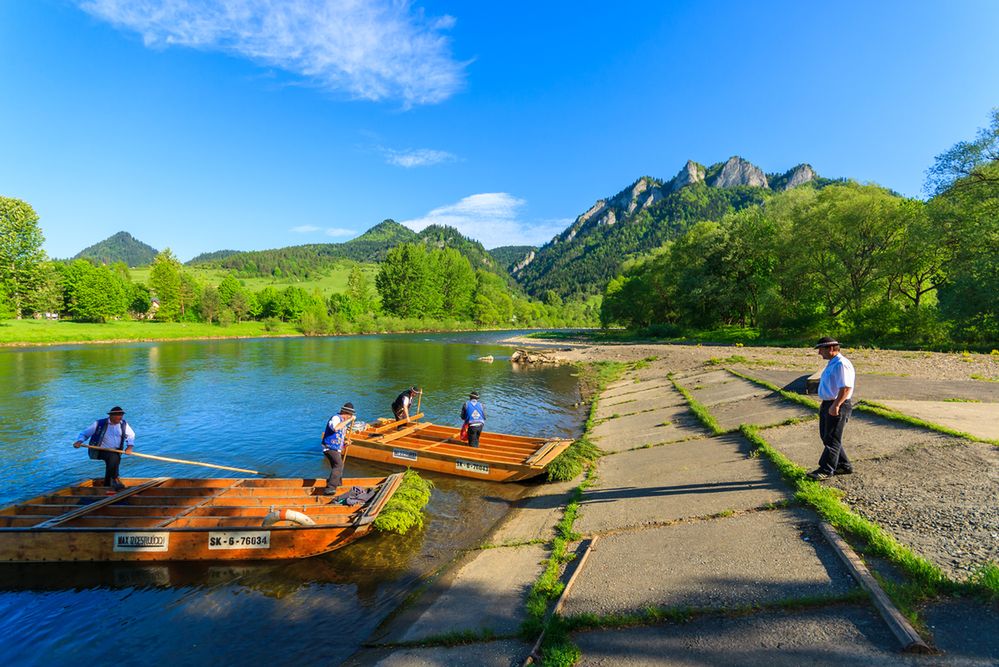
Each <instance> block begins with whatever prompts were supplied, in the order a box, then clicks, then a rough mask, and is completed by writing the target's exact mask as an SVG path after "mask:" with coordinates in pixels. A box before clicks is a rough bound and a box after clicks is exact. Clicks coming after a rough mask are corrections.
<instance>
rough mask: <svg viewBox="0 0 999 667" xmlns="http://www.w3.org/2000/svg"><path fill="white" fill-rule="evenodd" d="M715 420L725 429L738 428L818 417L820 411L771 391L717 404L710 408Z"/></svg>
mask: <svg viewBox="0 0 999 667" xmlns="http://www.w3.org/2000/svg"><path fill="white" fill-rule="evenodd" d="M708 411H709V412H711V414H712V416H714V418H715V421H717V422H718V425H719V426H721V427H722V428H723V429H725V430H726V431H727V430H730V429H734V428H738V427H739V426H741V425H742V424H754V425H756V426H771V425H773V424H781V423H783V422H785V421H788V420H789V419H805V418H809V417H814V418H817V417H818V412H817V411H816V410H812V409H810V408H806V407H805V406H803V405H799V404H797V403H792V402H791V401H785V400H784V399H782V398H780V397H779V396H774V395H773V394H771V393H770V392H767V395H765V396H763V397H754V398H751V399H748V400H745V401H729V402H726V403H720V404H715V405H713V406H710V407H709V408H708Z"/></svg>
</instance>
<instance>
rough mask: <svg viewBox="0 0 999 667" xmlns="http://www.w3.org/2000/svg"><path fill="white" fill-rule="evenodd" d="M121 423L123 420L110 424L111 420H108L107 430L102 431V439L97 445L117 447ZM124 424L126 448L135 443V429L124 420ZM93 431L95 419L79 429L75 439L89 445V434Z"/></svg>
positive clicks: (95, 429) (108, 447)
mask: <svg viewBox="0 0 999 667" xmlns="http://www.w3.org/2000/svg"><path fill="white" fill-rule="evenodd" d="M122 423H123V422H118V423H117V424H112V423H111V422H108V430H106V431H104V439H103V440H101V441H100V442H99V443H97V446H98V447H105V448H107V449H118V447H119V446H120V445H121V425H122ZM124 424H125V447H126V448H128V447H132V446H134V445H135V431H133V430H132V427H131V426H129V425H128V422H124ZM95 431H97V422H96V421H95V422H94V423H93V424H91V425H90V426H88V427H87V428H85V429H83V430H82V431H80V435H78V436H77V437H76V439H77V440H79V441H80V442H82V443H84V444H87V445H89V444H90V436H92V435H93V434H94V432H95Z"/></svg>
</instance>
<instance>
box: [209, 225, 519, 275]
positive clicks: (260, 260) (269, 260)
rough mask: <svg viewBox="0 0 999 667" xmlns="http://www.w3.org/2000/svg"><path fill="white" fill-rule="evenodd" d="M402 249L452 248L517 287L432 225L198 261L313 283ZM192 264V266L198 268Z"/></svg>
mask: <svg viewBox="0 0 999 667" xmlns="http://www.w3.org/2000/svg"><path fill="white" fill-rule="evenodd" d="M400 243H424V244H426V245H427V246H429V247H434V248H454V249H456V250H458V251H459V252H460V253H461V254H462V255H464V256H465V257H466V258H468V261H469V262H470V263H471V264H472V266H473V267H474V268H481V269H485V270H487V271H492V272H494V273H496V274H498V275H501V276H503V277H504V278H506V279H508V280H509V281H510V282H511V283H513V279H512V278H511V277H510V275H509V273H508V272H507V271H506V270H505V267H503V266H501V265H500V264H499V263H498V262H497V261H496V260H495V259H494V258H493V257H492V256H491V255H490V254H489V253H488V252H486V249H485V248H483V247H482V244H481V243H479V242H478V241H473V240H472V239H469V238H467V237H465V236H462V235H461V233H460V232H458V230H456V229H454V228H453V227H443V226H440V225H431V226H430V227H427V228H426V229H424V230H422V231H421V232H419V233H416V232H414V231H413V230H411V229H409V228H408V227H405V226H403V225H400V224H399V223H398V222H395V221H394V220H384V221H382V222H380V223H378V224H377V225H375V226H374V227H372V228H371V229H369V230H368V231H366V232H364V233H363V234H361V235H360V236H358V237H357V238H355V239H351V240H350V241H347V242H345V243H313V244H308V245H299V246H288V247H285V248H276V249H274V250H255V251H251V252H237V253H234V254H229V255H226V256H221V257H218V258H208V259H199V258H200V257H201V256H200V255H199V258H195V259H199V261H198V264H199V265H201V266H210V267H215V268H220V269H228V270H230V271H233V272H235V273H237V274H240V275H243V276H297V277H300V278H309V277H311V276H313V275H317V274H322V273H325V272H326V271H327V270H328V269H329V267H330V266H332V265H334V264H336V263H337V262H341V261H345V260H349V261H354V262H362V263H373V262H380V261H382V260H383V259H385V255H386V253H388V251H389V250H390V249H392V248H394V247H395V246H397V245H399V244H400ZM194 262H195V260H191V262H190V263H194Z"/></svg>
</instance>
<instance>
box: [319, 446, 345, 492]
mask: <svg viewBox="0 0 999 667" xmlns="http://www.w3.org/2000/svg"><path fill="white" fill-rule="evenodd" d="M323 456H325V457H326V460H327V461H329V462H330V467H331V468H332V470H330V476H329V477H327V478H326V490H327V492H328V493H333V492H334V491H336V487H338V486H340V484H341V483H342V482H343V454H341V453H340V452H338V451H336V450H334V449H327V450H326V451H324V452H323Z"/></svg>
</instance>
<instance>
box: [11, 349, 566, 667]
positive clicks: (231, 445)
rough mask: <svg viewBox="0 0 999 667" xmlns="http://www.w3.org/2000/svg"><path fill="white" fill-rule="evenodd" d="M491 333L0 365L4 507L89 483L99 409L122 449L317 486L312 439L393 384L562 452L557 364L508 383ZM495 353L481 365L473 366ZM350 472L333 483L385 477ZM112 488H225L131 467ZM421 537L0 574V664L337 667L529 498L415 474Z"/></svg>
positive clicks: (359, 469) (47, 356)
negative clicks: (175, 484) (136, 484)
mask: <svg viewBox="0 0 999 667" xmlns="http://www.w3.org/2000/svg"><path fill="white" fill-rule="evenodd" d="M509 335H510V332H505V333H502V334H493V333H475V334H441V335H427V334H410V335H383V336H355V337H338V338H282V339H273V338H272V339H252V340H218V341H183V342H159V343H134V344H114V345H83V346H60V347H46V348H33V349H8V350H2V351H0V447H2V454H3V459H4V465H3V468H2V470H0V506H6V505H9V504H11V503H13V502H16V501H18V500H23V499H27V498H30V497H33V496H36V495H39V494H42V493H44V492H46V491H49V490H53V489H56V488H59V487H62V486H66V485H68V484H71V483H74V482H77V481H79V480H81V479H84V478H87V477H98V476H102V475H103V464H102V463H101V462H100V461H91V460H90V459H89V458H88V457H87V455H86V452H85V450H82V449H80V450H76V449H73V448H72V447H71V446H70V445H71V443H72V441H73V440H74V439H75V437H76V435H77V433H78V432H79V431H80V430H82V429H83V428H84V427H86V426H87V425H88V424H90V422H91V421H93V420H94V419H95V418H97V417H99V416H103V414H104V413H106V412H107V411H108V409H109V408H110V407H111V406H113V405H121V406H122V407H123V408H124V409H125V410H126V415H125V419H126V420H127V421H128V422H129V423H130V424H131V425H132V427H133V428H134V429H135V431H136V434H137V437H136V451H141V452H145V453H149V454H157V455H163V456H170V457H177V458H185V459H193V460H200V461H207V462H211V463H218V464H223V465H232V466H238V467H244V468H251V469H255V470H263V471H267V472H269V473H273V474H275V475H277V476H280V477H325V476H326V475H327V474H328V468H327V466H326V464H325V462H324V460H323V458H322V456H321V453H320V448H319V444H318V441H319V437H320V435H321V433H322V429H323V425H324V423H325V421H326V419H327V418H328V417H329V416H330V415H331V414H333V413H334V412H335V411H336V410H337V409H338V408H339V407H340V405H342V404H343V403H344V402H345V401H351V402H352V403H353V404H354V405H355V406H356V408H357V414H358V418H359V419H361V420H373V419H374V418H376V417H379V416H389V415H390V409H389V404H390V403H391V401H392V399H393V398H395V396H396V395H397V394H398V393H399V392H400V391H401V390H402V389H404V388H405V387H407V386H409V385H412V384H417V385H419V386H421V387H423V389H424V394H423V397H422V404H421V409H422V411H423V412H424V413H426V418H427V419H428V420H430V421H434V422H438V423H450V424H455V425H457V424H458V423H460V420H459V419H458V412H459V410H460V407H461V404H462V401H463V400H464V399H465V398H466V396H467V394H468V392H469V391H471V390H477V391H479V393H480V394H481V396H482V401H483V403H484V404H485V405H486V407H487V410H488V411H489V422H488V426H487V428H488V429H490V430H495V431H503V432H512V433H520V434H524V435H532V436H556V435H560V436H570V437H573V436H576V435H578V433H579V428H580V424H581V422H582V419H583V417H584V414H583V411H582V408H579V407H575V405H576V404H577V402H578V401H579V393H578V388H577V383H576V379H575V377H573V374H572V370H571V368H569V367H540V368H523V369H518V368H516V367H514V366H513V365H511V364H510V363H509V362H508V361H507V359H508V358H509V355H510V352H511V349H510V348H507V347H502V346H499V345H498V344H497V341H498V340H499V339H500V338H501V337H506V336H509ZM485 355H493V356H494V357H495V358H496V361H495V363H492V364H489V363H484V362H481V361H478V360H477V359H478V358H479V357H481V356H485ZM393 470H394V469H393V468H391V467H380V466H377V465H375V464H369V463H365V462H363V461H357V460H351V459H348V462H347V466H346V476H367V475H384V474H387V473H388V472H391V471H393ZM122 475H123V476H124V477H153V476H172V477H208V476H212V477H224V476H238V475H237V474H235V473H231V474H228V475H226V474H225V473H220V472H218V471H213V470H211V469H208V468H198V467H193V466H186V465H180V464H168V463H161V462H156V461H150V460H144V459H137V458H126V459H125V460H124V461H123V462H122ZM425 476H427V477H429V478H430V479H432V480H433V482H434V483H435V485H436V488H435V490H434V492H433V496H432V498H431V502H430V504H429V506H428V512H427V522H426V525H425V526H424V528H423V529H422V530H419V531H414V532H412V533H411V534H409V535H406V536H404V537H400V536H397V535H382V534H372V535H371V536H369V537H366V538H364V539H362V540H359V541H358V542H356V543H354V544H352V545H350V546H348V547H346V548H344V549H341V550H339V551H336V552H333V553H331V554H327V555H324V556H319V557H315V558H309V559H304V560H298V561H290V562H278V563H268V564H253V563H236V564H231V563H230V564H219V565H213V564H195V563H173V564H168V565H150V566H136V565H110V564H44V565H31V566H28V565H2V566H0V655H2V656H3V662H4V664H15V665H36V664H37V665H52V664H68V663H70V662H72V663H73V664H84V665H107V664H117V665H132V664H136V665H138V664H143V665H145V664H170V665H174V664H184V665H203V664H231V663H233V662H237V663H243V664H262V663H273V664H291V663H300V662H309V663H312V662H315V663H317V664H326V665H329V664H337V663H338V662H339V661H341V660H343V659H344V658H346V657H347V656H349V655H350V654H351V653H353V652H354V651H355V650H356V648H357V647H358V646H359V645H360V644H361V643H362V642H363V641H364V640H365V638H366V637H367V636H368V635H369V634H370V633H371V632H372V630H374V628H375V627H376V626H377V625H378V623H379V622H380V621H381V620H382V619H384V617H385V616H386V615H387V614H388V613H390V612H391V611H392V610H393V609H395V608H396V607H397V606H398V605H399V603H400V602H401V601H402V600H403V599H404V598H405V597H406V595H407V594H408V593H410V592H411V591H412V590H413V588H414V586H415V585H417V584H418V583H419V582H420V580H421V579H422V578H424V577H425V576H427V575H428V574H430V573H432V572H434V571H435V570H437V569H439V568H440V567H442V566H443V565H445V564H446V563H447V562H448V561H450V560H451V559H453V558H454V557H455V556H456V555H457V554H459V553H460V552H461V551H462V550H463V549H466V548H468V547H472V546H475V545H477V544H479V543H481V541H482V538H483V537H484V535H485V534H486V533H488V531H489V530H490V528H491V527H492V526H494V525H495V524H496V522H497V521H498V520H500V519H501V518H502V516H503V515H504V514H505V513H506V511H507V510H508V507H509V502H510V501H511V500H513V499H515V498H516V497H518V496H519V495H520V494H522V493H523V491H524V488H525V487H524V486H523V485H519V484H489V483H486V482H479V481H475V480H465V479H459V478H451V477H446V476H442V475H434V474H429V473H428V474H426V475H425Z"/></svg>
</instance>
